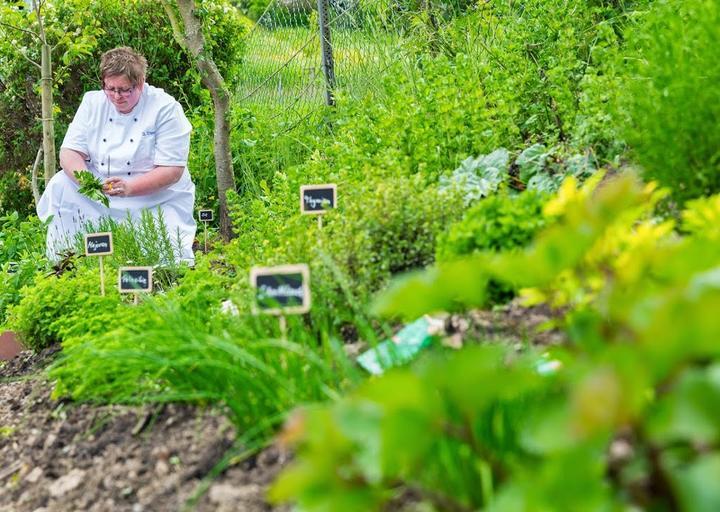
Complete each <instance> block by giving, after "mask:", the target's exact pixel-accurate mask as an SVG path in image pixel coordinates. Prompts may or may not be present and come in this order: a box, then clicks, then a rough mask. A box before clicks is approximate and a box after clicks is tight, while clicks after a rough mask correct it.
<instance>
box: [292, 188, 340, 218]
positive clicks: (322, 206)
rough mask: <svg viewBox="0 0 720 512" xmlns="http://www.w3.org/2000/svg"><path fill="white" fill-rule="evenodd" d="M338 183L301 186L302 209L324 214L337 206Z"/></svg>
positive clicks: (304, 211) (309, 212)
mask: <svg viewBox="0 0 720 512" xmlns="http://www.w3.org/2000/svg"><path fill="white" fill-rule="evenodd" d="M336 203H337V185H335V184H332V183H331V184H327V185H303V186H302V187H300V211H301V212H302V213H305V214H322V213H325V212H327V211H328V210H330V209H332V208H335V206H336Z"/></svg>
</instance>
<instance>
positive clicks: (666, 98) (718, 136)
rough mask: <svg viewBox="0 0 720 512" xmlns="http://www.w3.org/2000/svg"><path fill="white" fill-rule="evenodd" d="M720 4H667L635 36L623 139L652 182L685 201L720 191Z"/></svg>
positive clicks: (697, 0) (706, 0)
mask: <svg viewBox="0 0 720 512" xmlns="http://www.w3.org/2000/svg"><path fill="white" fill-rule="evenodd" d="M718 38H720V6H718V3H717V2H715V1H713V0H690V1H661V2H656V4H655V6H654V8H653V9H652V10H651V11H650V12H648V14H647V15H646V16H645V17H644V20H643V23H642V26H641V27H639V28H638V29H637V30H635V31H634V32H633V34H632V37H631V38H630V48H631V50H632V51H629V52H628V71H627V73H628V75H629V79H628V80H627V81H626V83H625V85H624V87H623V90H624V95H623V97H622V101H621V105H622V106H623V107H624V109H625V112H626V114H627V117H626V119H625V123H624V133H625V136H626V138H627V140H628V143H629V144H630V145H631V146H632V148H633V154H634V157H635V158H636V159H637V161H638V162H639V163H640V164H641V165H642V167H643V171H644V174H645V176H647V177H648V178H649V179H654V180H657V181H659V182H660V183H661V184H662V185H664V186H668V187H671V188H672V194H673V197H674V198H675V199H676V200H677V201H679V202H683V201H686V200H688V199H691V198H694V197H698V196H702V195H707V194H712V193H715V192H717V191H718V190H720V153H718V147H720V131H719V130H718V129H717V124H718V119H719V118H720V88H718V87H717V84H718V83H720V58H719V52H718V50H717V44H716V41H717V40H718Z"/></svg>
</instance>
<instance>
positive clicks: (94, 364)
mask: <svg viewBox="0 0 720 512" xmlns="http://www.w3.org/2000/svg"><path fill="white" fill-rule="evenodd" d="M198 283H201V284H202V286H201V287H196V286H195V285H197V284H198ZM228 285H229V281H228V278H227V277H222V276H220V275H219V274H218V273H216V272H214V271H213V270H212V269H211V268H210V266H209V262H202V263H201V265H200V266H199V267H198V268H197V269H196V270H193V271H189V272H188V274H187V275H186V276H185V278H184V280H183V281H181V283H180V284H179V285H178V287H176V288H174V289H173V290H171V291H170V292H169V293H168V294H167V295H165V296H162V295H159V296H155V297H153V298H150V299H148V300H147V301H144V302H143V303H142V304H141V305H140V306H138V307H134V308H133V307H129V306H124V307H125V308H127V309H129V310H130V311H128V312H127V313H128V315H127V318H126V319H124V320H123V321H122V322H115V323H113V324H111V325H110V326H108V327H106V328H105V329H102V328H100V329H93V330H91V331H89V332H87V331H86V332H83V331H82V330H81V329H79V328H75V329H74V330H72V331H67V334H68V337H67V338H66V339H65V341H64V342H63V356H62V358H61V359H60V360H58V362H57V363H56V364H55V365H54V366H53V368H52V369H51V370H50V376H51V378H53V379H55V380H56V383H57V384H56V389H55V396H68V397H72V398H73V399H76V400H91V401H110V402H114V403H118V402H120V403H141V402H166V401H186V402H194V403H197V402H201V403H213V404H218V405H221V406H223V407H226V408H227V411H228V413H229V416H230V418H231V420H232V421H233V422H234V423H235V425H236V427H237V429H238V431H239V432H240V433H241V434H242V436H243V438H244V439H245V440H246V441H247V442H251V441H252V442H254V441H263V440H266V439H267V438H268V436H269V435H270V434H271V433H272V432H274V431H275V429H276V428H277V425H278V424H279V423H280V422H281V421H282V419H283V418H284V417H285V414H286V413H287V412H288V411H289V410H290V409H291V408H292V407H295V406H297V405H298V404H300V403H304V402H307V401H315V400H326V399H328V398H335V397H336V396H337V395H336V394H337V393H338V392H339V391H340V390H341V389H344V388H345V387H348V386H350V385H351V384H352V383H353V382H355V381H356V380H357V375H356V370H354V369H353V368H352V366H351V365H350V363H349V361H348V360H347V358H346V356H345V353H344V351H343V349H342V345H341V344H340V343H339V342H337V341H336V340H334V339H332V338H328V337H327V335H324V334H323V333H325V332H327V327H326V325H325V324H323V323H321V322H320V321H319V320H318V319H320V317H321V316H322V315H325V317H327V318H328V319H329V318H330V317H331V315H332V314H333V312H332V311H331V310H328V309H326V308H324V307H323V306H322V304H321V303H320V304H318V305H317V306H316V308H315V310H314V316H313V319H314V322H313V324H311V325H310V326H308V325H306V322H305V319H304V318H303V317H291V318H289V319H288V327H289V329H288V333H287V338H283V337H281V336H274V335H273V334H269V333H273V331H274V332H277V319H276V318H274V317H263V316H260V317H256V316H253V315H250V314H248V313H246V312H241V313H240V314H237V315H234V314H232V313H225V312H223V311H222V309H221V307H220V301H219V300H218V299H220V298H223V297H227V296H229V295H230V294H231V292H230V291H228V290H227V288H228ZM188 292H189V293H188ZM124 312H125V311H122V312H119V313H124ZM88 368H90V369H88Z"/></svg>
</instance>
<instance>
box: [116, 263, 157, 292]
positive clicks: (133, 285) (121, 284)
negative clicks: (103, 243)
mask: <svg viewBox="0 0 720 512" xmlns="http://www.w3.org/2000/svg"><path fill="white" fill-rule="evenodd" d="M118 288H119V289H120V292H122V293H136V292H149V291H152V267H122V268H120V272H119V279H118Z"/></svg>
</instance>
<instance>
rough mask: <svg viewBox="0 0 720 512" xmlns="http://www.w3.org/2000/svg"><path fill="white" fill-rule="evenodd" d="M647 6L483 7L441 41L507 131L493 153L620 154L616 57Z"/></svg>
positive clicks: (557, 0)
mask: <svg viewBox="0 0 720 512" xmlns="http://www.w3.org/2000/svg"><path fill="white" fill-rule="evenodd" d="M647 3H648V2H646V1H640V2H587V1H583V0H571V1H565V0H551V1H547V0H530V1H525V2H500V1H495V2H485V3H483V5H482V6H480V7H479V8H478V9H477V10H476V11H475V12H471V14H469V15H468V16H465V17H459V18H457V19H455V20H453V22H452V23H451V24H449V25H448V26H447V27H445V28H444V29H443V31H442V36H443V40H444V41H445V42H446V43H447V45H448V46H449V49H448V50H447V51H449V52H451V53H456V54H465V55H467V57H468V61H469V65H470V66H471V67H473V68H474V69H475V77H476V79H477V80H478V82H479V86H480V87H481V88H482V89H483V90H484V91H485V102H486V103H487V104H488V105H493V106H494V108H496V109H497V110H498V111H499V112H500V113H501V114H502V116H503V119H502V121H503V123H508V122H510V123H511V125H512V127H513V131H511V132H509V133H510V135H512V137H511V138H503V139H501V140H500V141H499V144H498V146H505V147H508V148H510V149H515V148H517V147H518V141H533V142H543V143H545V144H547V145H555V144H557V143H565V144H570V145H571V146H573V147H575V148H577V149H581V150H586V149H588V148H590V149H591V150H592V151H593V152H594V153H595V154H597V155H598V156H599V157H600V158H601V159H609V160H612V159H614V158H615V157H616V156H617V155H619V154H621V152H622V151H623V145H622V143H621V142H620V141H619V138H620V137H619V136H618V133H617V130H616V129H615V127H614V122H613V119H612V116H611V109H610V108H609V105H611V104H612V102H613V100H614V99H615V96H614V94H615V91H616V90H617V89H619V88H620V87H622V84H623V81H622V77H621V76H619V73H618V70H617V62H618V56H619V55H620V54H622V53H623V51H624V46H623V45H624V35H625V32H626V30H627V28H628V26H632V24H633V23H634V16H633V14H634V12H636V11H637V10H638V9H643V8H645V6H646V5H647ZM506 118H507V119H506ZM493 133H495V131H494V130H493ZM500 133H508V132H507V131H506V130H502V131H501V132H500ZM496 147H497V146H496Z"/></svg>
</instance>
